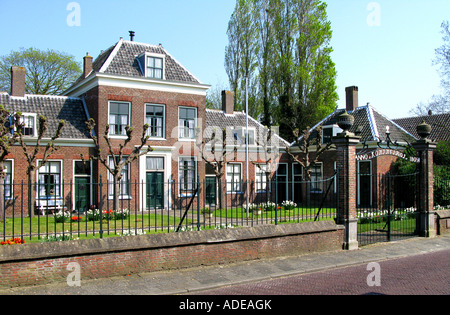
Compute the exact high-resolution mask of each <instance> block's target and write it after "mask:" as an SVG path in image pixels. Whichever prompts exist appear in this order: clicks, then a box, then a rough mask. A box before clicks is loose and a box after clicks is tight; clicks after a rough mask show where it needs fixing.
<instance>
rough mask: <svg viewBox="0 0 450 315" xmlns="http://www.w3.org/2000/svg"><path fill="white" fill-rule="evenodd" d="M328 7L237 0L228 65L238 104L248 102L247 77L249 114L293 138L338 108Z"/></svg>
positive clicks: (288, 0)
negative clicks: (246, 92) (296, 131)
mask: <svg viewBox="0 0 450 315" xmlns="http://www.w3.org/2000/svg"><path fill="white" fill-rule="evenodd" d="M326 7H327V6H326V4H325V3H324V2H322V1H319V0H238V1H237V3H236V8H235V11H234V12H233V15H232V16H231V19H230V22H229V27H228V39H229V44H228V46H227V48H226V54H225V68H226V71H227V74H228V77H229V81H230V87H231V89H232V90H233V92H234V93H235V98H236V103H235V109H236V110H240V109H242V104H245V98H244V96H245V83H246V78H248V86H249V99H248V100H249V114H250V115H252V116H253V117H255V118H260V120H261V121H262V122H263V124H264V125H266V126H269V127H270V126H272V125H279V126H280V135H281V136H282V137H284V138H285V139H286V140H288V141H293V140H294V139H293V138H294V136H293V131H294V130H295V129H299V130H303V129H305V128H306V127H307V126H313V125H315V124H316V123H317V122H318V121H320V120H321V119H323V118H324V117H325V116H327V115H328V114H330V113H331V112H333V110H335V109H336V102H337V99H338V95H337V93H336V84H335V81H336V76H337V73H336V69H335V65H334V63H333V61H332V60H331V53H332V48H331V47H330V46H329V44H330V40H331V36H332V31H331V24H330V22H329V21H328V20H327V13H326ZM239 106H241V107H239Z"/></svg>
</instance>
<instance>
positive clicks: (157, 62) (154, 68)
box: [147, 57, 163, 79]
mask: <svg viewBox="0 0 450 315" xmlns="http://www.w3.org/2000/svg"><path fill="white" fill-rule="evenodd" d="M147 78H152V79H162V78H163V59H162V58H157V57H147Z"/></svg>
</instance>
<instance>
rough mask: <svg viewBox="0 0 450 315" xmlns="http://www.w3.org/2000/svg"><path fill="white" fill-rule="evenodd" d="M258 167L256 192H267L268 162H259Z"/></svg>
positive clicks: (256, 166) (256, 167)
mask: <svg viewBox="0 0 450 315" xmlns="http://www.w3.org/2000/svg"><path fill="white" fill-rule="evenodd" d="M255 169H256V177H255V180H256V192H266V189H267V176H266V172H267V170H268V166H267V164H257V165H255Z"/></svg>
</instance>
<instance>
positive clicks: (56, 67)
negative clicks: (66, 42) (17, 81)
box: [0, 48, 81, 95]
mask: <svg viewBox="0 0 450 315" xmlns="http://www.w3.org/2000/svg"><path fill="white" fill-rule="evenodd" d="M12 66H20V67H24V68H25V69H26V70H27V74H26V82H25V89H26V93H28V94H44V95H60V94H61V93H63V92H64V91H65V90H67V89H68V88H69V87H70V85H71V84H72V83H73V82H74V81H75V80H76V79H77V78H78V77H79V76H80V75H81V65H80V63H77V62H76V61H75V57H74V56H72V55H69V54H66V53H62V52H58V51H54V50H47V51H42V50H39V49H35V48H28V49H23V48H22V49H21V50H19V51H13V52H11V53H10V54H9V55H5V56H1V57H0V90H3V91H10V88H11V67H12Z"/></svg>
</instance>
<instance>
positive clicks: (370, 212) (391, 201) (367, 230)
mask: <svg viewBox="0 0 450 315" xmlns="http://www.w3.org/2000/svg"><path fill="white" fill-rule="evenodd" d="M357 181H358V190H357V193H358V206H357V216H358V244H359V245H361V246H364V245H368V244H373V243H378V242H390V241H394V240H399V239H404V238H409V237H414V236H416V235H417V232H416V222H417V217H418V215H417V193H418V188H417V185H418V183H419V181H418V173H414V174H408V175H392V174H385V175H368V174H361V173H360V174H358V178H357ZM367 185H369V186H370V187H372V189H371V195H370V196H367V195H365V196H364V197H362V195H363V194H365V193H366V192H367V190H366V188H367Z"/></svg>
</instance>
